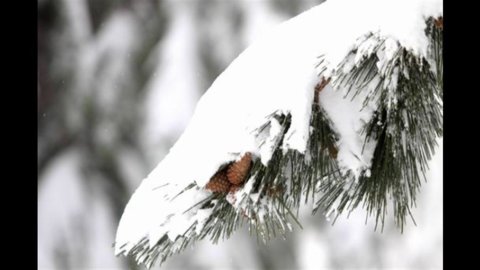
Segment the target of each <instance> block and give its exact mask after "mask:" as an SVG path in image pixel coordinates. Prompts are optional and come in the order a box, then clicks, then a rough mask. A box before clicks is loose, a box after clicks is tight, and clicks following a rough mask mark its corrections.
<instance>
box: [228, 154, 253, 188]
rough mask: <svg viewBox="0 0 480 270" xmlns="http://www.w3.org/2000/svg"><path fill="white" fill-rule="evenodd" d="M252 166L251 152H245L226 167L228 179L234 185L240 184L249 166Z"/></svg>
mask: <svg viewBox="0 0 480 270" xmlns="http://www.w3.org/2000/svg"><path fill="white" fill-rule="evenodd" d="M251 166H252V154H250V153H246V154H245V155H244V156H243V157H242V158H241V159H240V160H239V161H236V162H234V163H232V164H231V165H230V166H229V167H228V171H227V176H228V181H230V183H232V184H234V185H240V184H242V183H243V182H244V181H245V178H246V177H247V174H248V172H249V171H250V167H251Z"/></svg>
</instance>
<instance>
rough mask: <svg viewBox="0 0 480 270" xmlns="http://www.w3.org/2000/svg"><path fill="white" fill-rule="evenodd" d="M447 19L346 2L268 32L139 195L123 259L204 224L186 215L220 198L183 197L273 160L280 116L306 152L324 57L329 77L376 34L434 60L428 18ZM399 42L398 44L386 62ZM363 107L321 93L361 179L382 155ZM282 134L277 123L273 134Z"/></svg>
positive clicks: (400, 4) (127, 221) (424, 4)
mask: <svg viewBox="0 0 480 270" xmlns="http://www.w3.org/2000/svg"><path fill="white" fill-rule="evenodd" d="M441 12H442V1H440V0H429V1H418V0H417V1H414V0H402V1H399V0H395V1H394V0H363V1H358V0H336V1H328V2H326V3H324V4H322V5H319V6H317V7H314V8H312V9H310V10H308V11H307V12H304V13H302V14H301V15H299V16H297V17H295V18H293V19H291V20H289V21H287V22H285V23H283V24H281V25H280V26H278V27H276V28H274V29H272V31H271V32H269V33H267V34H263V35H262V36H261V37H259V39H257V41H256V42H255V43H253V44H252V45H251V46H250V47H249V48H247V49H246V50H245V51H244V52H243V53H242V54H240V55H239V57H238V58H237V59H235V60H234V61H233V62H232V63H231V64H230V66H229V67H228V68H227V69H226V70H225V71H224V72H223V73H222V74H221V75H220V76H219V77H218V78H217V79H216V80H215V81H214V83H213V84H212V85H211V87H210V88H209V89H208V91H207V92H206V93H205V94H204V96H203V97H202V98H201V99H200V101H199V102H198V104H197V107H196V109H195V112H194V115H193V117H192V119H191V120H190V123H189V125H188V127H187V129H186V130H185V132H184V133H183V134H182V136H181V137H180V139H179V140H178V141H177V143H176V144H175V145H174V146H173V147H172V148H171V149H170V152H169V154H168V155H167V156H166V157H165V158H164V159H163V160H162V162H160V164H159V165H158V166H157V167H156V168H155V169H154V170H153V171H152V172H151V173H150V174H149V175H148V177H147V178H146V179H144V180H143V182H142V184H141V185H140V187H139V188H138V189H137V190H136V192H135V193H134V194H133V196H132V198H131V199H130V202H129V203H128V205H127V206H126V209H125V212H124V214H123V216H122V219H121V221H120V224H119V227H118V231H117V238H116V248H115V251H116V253H117V254H119V253H121V252H123V251H124V252H127V253H128V252H129V251H130V249H131V248H132V247H133V246H134V245H135V244H136V243H138V241H139V240H140V239H141V238H143V237H148V238H149V239H150V244H151V245H154V244H155V243H156V241H158V239H160V237H161V236H162V235H164V234H168V237H169V238H170V239H172V240H173V239H175V238H176V237H178V236H179V235H182V234H184V233H185V231H186V229H188V228H190V225H192V224H194V223H195V222H197V221H198V219H197V218H195V217H194V216H195V213H196V210H197V209H193V210H192V211H190V212H188V213H186V214H184V211H185V210H187V209H188V208H190V207H191V206H193V205H195V204H196V203H197V202H199V201H201V200H202V199H204V198H206V197H207V196H208V195H209V194H210V193H209V192H207V191H204V190H202V189H198V188H197V187H195V188H192V189H190V190H188V191H186V192H184V193H183V194H181V195H180V196H177V197H174V196H175V195H176V194H178V193H179V192H180V191H182V190H183V189H184V188H185V187H187V186H188V185H190V184H191V183H196V185H197V186H198V187H203V186H204V185H205V184H206V183H207V182H208V180H209V179H210V178H211V176H212V175H213V174H214V173H215V172H216V171H217V170H218V168H219V166H220V165H222V164H224V163H227V162H229V161H233V160H235V159H237V158H238V157H239V156H241V155H243V154H244V153H245V152H251V153H253V154H254V155H255V156H257V157H260V158H261V160H262V162H263V163H268V160H269V159H270V157H271V151H266V150H265V148H260V149H259V147H258V145H259V144H258V141H257V139H258V138H256V137H255V135H254V134H255V133H254V132H253V131H254V130H256V129H257V128H258V127H260V126H261V125H262V124H264V123H265V121H266V119H267V116H268V115H270V114H272V113H274V112H275V111H279V112H283V113H285V114H287V113H289V114H291V116H292V118H291V126H290V129H289V131H288V132H287V134H286V136H285V139H284V142H283V146H282V147H283V148H284V149H292V150H297V151H299V152H301V153H304V152H305V150H306V144H307V139H308V135H309V119H310V109H311V104H312V101H313V93H314V91H313V89H314V87H315V85H316V84H317V83H318V81H319V80H320V78H318V75H317V70H316V69H315V65H316V64H317V61H318V57H319V56H321V55H323V56H324V58H325V60H326V68H327V70H326V72H325V73H324V75H326V76H328V75H332V74H334V71H335V69H336V68H337V66H338V64H339V63H340V62H341V61H342V60H343V59H344V58H345V57H346V55H347V53H348V52H349V51H350V50H351V49H352V48H353V46H354V45H355V44H357V42H358V40H359V38H361V37H362V36H364V35H367V34H369V33H375V34H376V35H380V36H383V37H389V38H392V40H396V41H397V42H398V43H399V45H400V46H404V47H406V48H407V49H410V50H412V51H413V52H414V53H416V54H417V55H419V56H424V55H426V51H427V39H426V37H425V33H424V28H425V19H426V18H427V17H429V16H431V15H434V16H437V15H439V14H441ZM393 44H394V42H392V41H389V45H388V48H389V49H388V52H387V54H386V56H385V57H386V58H388V57H389V56H390V55H391V53H392V51H393V50H394V49H395V47H394V45H393ZM364 51H365V52H369V51H370V50H369V49H368V48H365V50H364ZM357 60H358V59H357ZM179 72H181V71H179ZM333 79H334V80H335V78H333ZM333 85H334V86H335V84H333ZM393 86H394V85H393ZM362 101H363V100H361V98H357V99H356V100H355V101H350V100H349V99H348V100H347V99H345V98H344V89H338V88H337V89H334V88H333V87H332V86H327V87H326V88H325V89H324V90H323V91H322V92H321V94H320V102H321V105H322V106H323V107H324V108H325V110H326V111H327V113H328V115H329V117H330V118H331V119H332V120H333V123H334V126H335V129H336V130H337V131H338V132H339V134H340V142H339V153H338V159H339V163H340V164H341V165H342V167H344V168H345V169H350V170H352V172H353V173H354V174H356V175H358V174H359V173H360V172H361V171H362V170H364V169H367V168H368V167H369V166H370V161H371V155H372V149H373V147H368V146H367V147H366V148H365V150H364V151H363V153H362V146H363V140H362V139H363V137H362V136H360V135H359V134H358V131H359V128H360V127H361V126H362V124H363V123H365V122H367V121H368V120H369V119H370V117H371V112H372V110H373V109H374V108H373V107H369V106H367V107H366V108H365V109H363V110H360V108H361V102H362ZM275 129H276V127H275V125H274V126H272V127H271V130H270V132H272V133H273V132H274V131H275ZM372 143H373V142H372ZM267 146H268V144H267ZM152 236H155V237H152ZM123 244H126V246H125V247H122V245H123Z"/></svg>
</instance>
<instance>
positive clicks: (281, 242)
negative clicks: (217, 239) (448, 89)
mask: <svg viewBox="0 0 480 270" xmlns="http://www.w3.org/2000/svg"><path fill="white" fill-rule="evenodd" d="M321 2H323V1H322V0H124V1H121V0H101V1H100V0H38V99H37V100H38V101H37V105H38V111H37V113H38V175H39V178H38V266H39V269H144V268H143V267H138V266H136V265H135V264H134V263H133V262H132V261H131V260H128V259H125V258H123V257H122V258H117V257H115V256H114V255H113V248H112V244H113V241H114V236H115V232H116V226H117V224H118V221H119V219H120V216H121V214H122V212H123V208H124V207H125V204H126V203H127V201H128V199H129V198H130V195H131V194H132V193H133V191H134V190H135V188H136V187H137V186H138V185H139V184H140V182H141V180H142V179H143V178H144V177H145V176H146V175H147V174H148V173H149V172H150V171H151V170H152V169H153V168H154V167H155V166H156V164H157V163H158V162H160V160H161V159H162V158H163V157H164V155H165V154H166V153H167V151H168V149H169V148H170V147H171V146H172V144H173V143H174V142H175V141H176V139H177V138H178V137H179V135H180V134H181V133H182V131H183V129H184V128H185V126H186V125H187V124H188V121H189V119H190V117H191V114H192V112H193V110H194V107H195V104H196V102H197V100H198V99H199V98H200V96H201V95H202V94H203V93H204V92H205V90H206V89H208V87H209V85H210V84H211V83H212V82H213V80H214V79H215V78H216V76H218V75H219V74H220V73H221V72H222V70H223V69H225V68H226V67H227V66H228V64H229V63H230V62H231V61H232V60H233V59H234V58H235V57H236V56H238V54H239V53H240V52H241V51H242V50H244V49H245V48H246V47H247V46H248V45H249V44H250V43H251V42H252V41H253V40H255V38H256V37H258V36H261V35H262V33H264V31H268V29H269V28H271V27H272V26H274V25H276V24H278V23H279V22H281V21H284V20H286V19H288V18H291V17H293V16H295V15H297V14H299V13H301V12H302V11H305V10H307V9H309V8H310V7H313V6H315V5H317V4H319V3H321ZM332 27H333V26H332ZM439 143H440V147H439V150H438V152H437V155H436V156H435V157H434V159H433V160H432V162H431V164H430V173H429V175H428V178H429V179H428V181H427V182H426V183H425V184H424V185H423V187H422V190H421V193H420V196H419V200H418V201H417V208H416V209H414V211H413V214H414V216H415V219H416V223H417V226H415V225H414V224H413V223H412V222H410V223H409V224H408V225H407V228H406V230H405V231H404V233H403V234H401V233H400V232H399V230H398V229H396V228H395V226H394V225H393V223H392V220H393V217H392V216H391V215H390V216H389V217H392V218H391V219H388V222H387V224H386V226H385V229H384V231H383V233H382V232H380V231H376V232H375V231H374V230H373V225H374V224H373V222H372V220H370V221H369V222H368V223H367V224H366V223H365V212H364V211H363V210H361V209H359V210H357V211H355V212H354V213H352V214H351V215H350V217H348V218H347V217H346V216H343V217H341V218H339V219H338V220H337V221H336V223H335V224H334V225H333V226H332V224H331V223H332V222H331V221H329V220H328V219H327V218H326V217H325V216H324V215H322V214H321V213H319V214H317V215H316V216H311V215H310V209H311V206H310V208H309V206H306V207H305V208H304V209H303V211H302V212H301V218H300V220H301V221H302V224H303V227H304V229H303V230H301V229H300V228H298V227H297V228H296V229H295V230H294V232H292V233H290V234H289V235H288V236H287V239H281V238H279V239H275V240H274V241H271V242H269V243H268V244H267V245H263V244H260V243H257V241H256V239H255V238H254V237H250V236H249V235H248V232H247V231H246V230H239V231H238V232H237V233H236V234H235V235H234V236H233V237H232V238H230V239H229V240H228V241H224V242H221V243H219V244H218V245H213V244H211V243H210V242H209V241H203V242H200V243H198V244H197V245H196V246H194V247H193V248H189V249H187V250H186V251H185V252H183V253H182V254H180V255H177V256H174V257H172V258H171V259H170V260H168V261H167V262H166V263H165V264H164V265H163V267H162V269H165V270H166V269H219V270H220V269H222V270H223V269H262V270H263V269H442V268H443V263H442V261H443V251H442V250H443V237H442V234H443V228H442V227H443V226H442V224H443V223H442V220H443V211H442V203H443V197H442V192H443V191H442V181H443V174H442V171H443V160H442V142H441V140H440V141H439Z"/></svg>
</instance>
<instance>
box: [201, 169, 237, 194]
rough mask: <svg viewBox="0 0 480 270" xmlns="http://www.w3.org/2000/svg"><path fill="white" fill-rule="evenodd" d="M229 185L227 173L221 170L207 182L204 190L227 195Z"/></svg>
mask: <svg viewBox="0 0 480 270" xmlns="http://www.w3.org/2000/svg"><path fill="white" fill-rule="evenodd" d="M231 185H232V184H230V182H229V181H228V177H227V172H226V170H225V169H223V170H221V171H218V172H217V173H216V174H215V175H214V176H213V177H212V178H211V179H210V181H208V183H207V186H206V189H207V190H210V191H213V192H221V193H227V192H228V191H229V189H230V186H231Z"/></svg>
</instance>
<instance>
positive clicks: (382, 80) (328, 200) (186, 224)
mask: <svg viewBox="0 0 480 270" xmlns="http://www.w3.org/2000/svg"><path fill="white" fill-rule="evenodd" d="M442 12H443V11H442V1H440V0H423V1H420V0H401V1H400V0H361V1H360V0H335V1H333V0H330V1H327V2H326V3H324V4H322V5H319V6H317V7H314V8H312V9H310V10H308V11H306V12H304V13H302V14H300V15H299V16H297V17H295V18H293V19H291V20H289V21H287V22H284V23H282V24H281V25H279V26H278V27H277V28H275V29H274V30H273V31H272V32H271V33H270V34H268V35H265V36H263V37H262V38H261V39H260V40H258V41H257V42H255V43H254V44H252V45H251V46H250V47H249V48H247V49H246V50H245V51H244V52H243V53H242V54H241V55H240V56H239V57H238V58H237V59H235V60H234V61H233V62H232V63H231V65H230V66H229V67H228V68H227V69H226V70H225V71H224V72H223V73H222V74H221V75H220V76H219V77H218V78H217V79H216V80H215V81H214V83H213V84H212V85H211V87H210V88H209V89H208V91H207V92H206V93H205V95H204V96H203V97H202V98H201V100H200V101H199V103H198V105H197V107H196V110H195V114H194V116H193V118H192V119H191V121H190V123H189V125H188V127H187V129H186V130H185V132H184V133H183V134H182V136H181V137H180V139H179V140H178V141H177V142H176V144H175V145H174V146H173V147H172V149H171V150H170V152H169V154H168V155H167V156H166V157H165V158H164V160H162V162H160V164H159V165H158V166H157V167H156V168H155V169H154V170H153V171H152V172H151V173H150V174H149V175H148V177H147V178H146V179H144V180H143V182H142V184H141V185H140V187H139V188H138V189H137V190H136V191H135V193H134V194H133V195H132V198H131V199H130V201H129V203H128V205H127V206H126V208H125V211H124V214H123V216H122V219H121V221H120V224H119V227H118V231H117V237H116V243H115V253H116V254H117V255H119V254H123V255H131V256H134V257H135V259H136V261H137V262H138V263H144V264H146V265H147V266H148V267H150V266H151V265H152V264H153V263H154V262H155V261H157V260H159V261H160V262H163V261H164V260H165V259H167V258H168V257H169V256H170V255H172V254H174V253H176V252H179V251H181V250H182V249H184V248H185V247H186V246H188V245H189V244H191V243H193V242H195V241H197V240H199V239H203V238H205V237H209V238H211V239H212V240H213V241H214V242H216V241H218V240H219V239H220V238H227V237H229V235H230V234H231V233H233V232H234V231H235V229H236V228H237V227H238V226H240V225H242V224H243V223H246V224H247V225H248V226H249V227H250V229H251V231H252V232H254V233H256V234H257V236H258V237H260V238H261V239H263V240H267V239H269V238H270V237H272V236H275V235H276V234H283V233H285V232H287V231H290V230H291V229H292V223H299V221H298V220H297V217H296V215H295V213H296V212H297V211H296V210H297V209H298V207H299V206H300V204H302V203H304V202H305V201H306V200H308V199H313V200H314V201H315V202H316V208H315V209H314V211H317V209H323V210H325V211H327V213H330V212H336V213H337V215H338V214H340V213H342V212H343V211H352V210H353V209H355V208H356V207H357V206H359V205H362V206H364V207H365V208H366V210H367V211H368V213H369V214H372V215H374V216H375V218H376V224H380V225H382V226H383V220H384V217H385V213H386V209H387V206H388V204H391V205H392V207H393V211H394V217H395V221H396V222H397V224H398V225H399V226H400V227H401V228H403V226H404V224H405V221H406V220H405V218H406V216H407V215H409V214H410V210H409V209H410V208H411V207H412V206H413V205H414V203H415V195H416V193H417V192H418V189H419V187H420V184H421V181H422V179H423V174H424V172H425V169H426V168H425V166H426V162H427V161H428V160H429V159H430V157H431V155H432V153H433V151H434V149H435V146H436V139H437V137H439V136H442V132H443V129H442V123H443V120H442V117H443V116H442V98H443V94H442V92H443V88H442V72H441V70H442V68H443V66H442V65H443V61H442V33H443V32H442V31H443V29H442V27H441V26H442V21H441V18H442Z"/></svg>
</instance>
